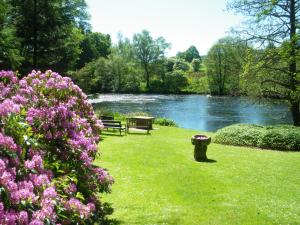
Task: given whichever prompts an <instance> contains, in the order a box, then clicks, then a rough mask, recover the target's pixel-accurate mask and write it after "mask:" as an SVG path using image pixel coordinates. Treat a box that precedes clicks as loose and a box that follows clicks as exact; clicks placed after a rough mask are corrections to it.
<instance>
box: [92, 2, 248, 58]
mask: <svg viewBox="0 0 300 225" xmlns="http://www.w3.org/2000/svg"><path fill="white" fill-rule="evenodd" d="M86 2H87V4H88V11H89V13H90V15H91V24H92V27H93V31H95V32H101V33H107V34H110V35H111V37H112V40H113V42H116V40H117V34H118V32H121V33H122V34H123V35H124V36H125V37H129V38H130V39H131V38H132V36H133V34H134V33H139V32H141V31H142V30H143V29H146V30H148V31H149V32H150V34H151V35H152V36H153V37H154V38H157V37H159V36H163V37H164V38H165V39H166V41H167V42H169V43H171V44H172V49H170V50H169V51H168V54H167V55H168V56H173V55H175V54H176V53H177V52H178V51H184V50H186V49H187V48H188V47H189V46H191V45H195V46H196V47H197V49H198V51H199V52H200V54H201V55H205V54H206V53H207V51H208V50H209V48H210V47H211V46H212V45H213V44H214V43H215V42H216V41H217V40H218V39H219V38H222V37H224V36H225V35H226V34H227V33H226V32H227V31H229V30H230V27H232V26H236V25H238V24H239V23H240V21H241V19H242V18H241V17H238V16H236V15H234V14H233V13H229V12H227V11H226V10H225V9H226V0H105V1H104V0H86Z"/></svg>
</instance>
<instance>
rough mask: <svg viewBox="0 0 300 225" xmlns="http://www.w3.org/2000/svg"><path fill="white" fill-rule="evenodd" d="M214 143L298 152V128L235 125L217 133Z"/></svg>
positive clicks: (299, 137)
mask: <svg viewBox="0 0 300 225" xmlns="http://www.w3.org/2000/svg"><path fill="white" fill-rule="evenodd" d="M214 142H215V143H219V144H227V145H237V146H250V147H258V148H264V149H276V150H287V151H299V150H300V128H299V127H295V126H291V125H277V126H257V125H249V124H236V125H231V126H228V127H224V128H222V129H220V130H218V131H217V133H216V135H215V138H214Z"/></svg>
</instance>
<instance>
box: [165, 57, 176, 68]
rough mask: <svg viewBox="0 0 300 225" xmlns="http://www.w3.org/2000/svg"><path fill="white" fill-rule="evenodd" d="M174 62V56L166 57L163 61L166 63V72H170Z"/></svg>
mask: <svg viewBox="0 0 300 225" xmlns="http://www.w3.org/2000/svg"><path fill="white" fill-rule="evenodd" d="M175 62H176V58H175V57H171V58H167V59H166V61H165V63H166V71H167V72H172V71H173V68H174V65H175Z"/></svg>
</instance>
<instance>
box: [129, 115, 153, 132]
mask: <svg viewBox="0 0 300 225" xmlns="http://www.w3.org/2000/svg"><path fill="white" fill-rule="evenodd" d="M153 121H154V117H150V116H134V117H129V118H126V128H127V133H128V132H129V128H136V129H141V130H147V133H148V134H149V131H150V130H152V129H153V126H152V124H153Z"/></svg>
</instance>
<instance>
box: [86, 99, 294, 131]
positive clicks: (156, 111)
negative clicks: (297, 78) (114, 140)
mask: <svg viewBox="0 0 300 225" xmlns="http://www.w3.org/2000/svg"><path fill="white" fill-rule="evenodd" d="M90 102H91V103H92V104H93V106H94V108H95V109H97V108H101V109H102V108H103V109H105V110H109V111H113V112H119V113H128V112H137V111H143V112H148V113H150V114H151V115H153V116H155V117H166V118H170V119H172V120H174V121H175V122H176V123H177V124H178V125H179V127H183V128H190V129H196V130H203V131H216V130H217V129H219V128H222V127H225V126H228V125H231V124H234V123H251V124H258V125H274V124H279V123H281V124H291V123H292V119H291V114H290V112H289V109H288V106H287V104H285V103H283V102H278V101H274V104H268V105H266V104H258V103H254V102H252V101H251V100H249V99H248V98H245V97H210V96H205V95H133V94H120V95H119V94H115V95H114V94H101V95H98V96H93V98H91V99H90ZM275 103H276V104H275Z"/></svg>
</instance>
